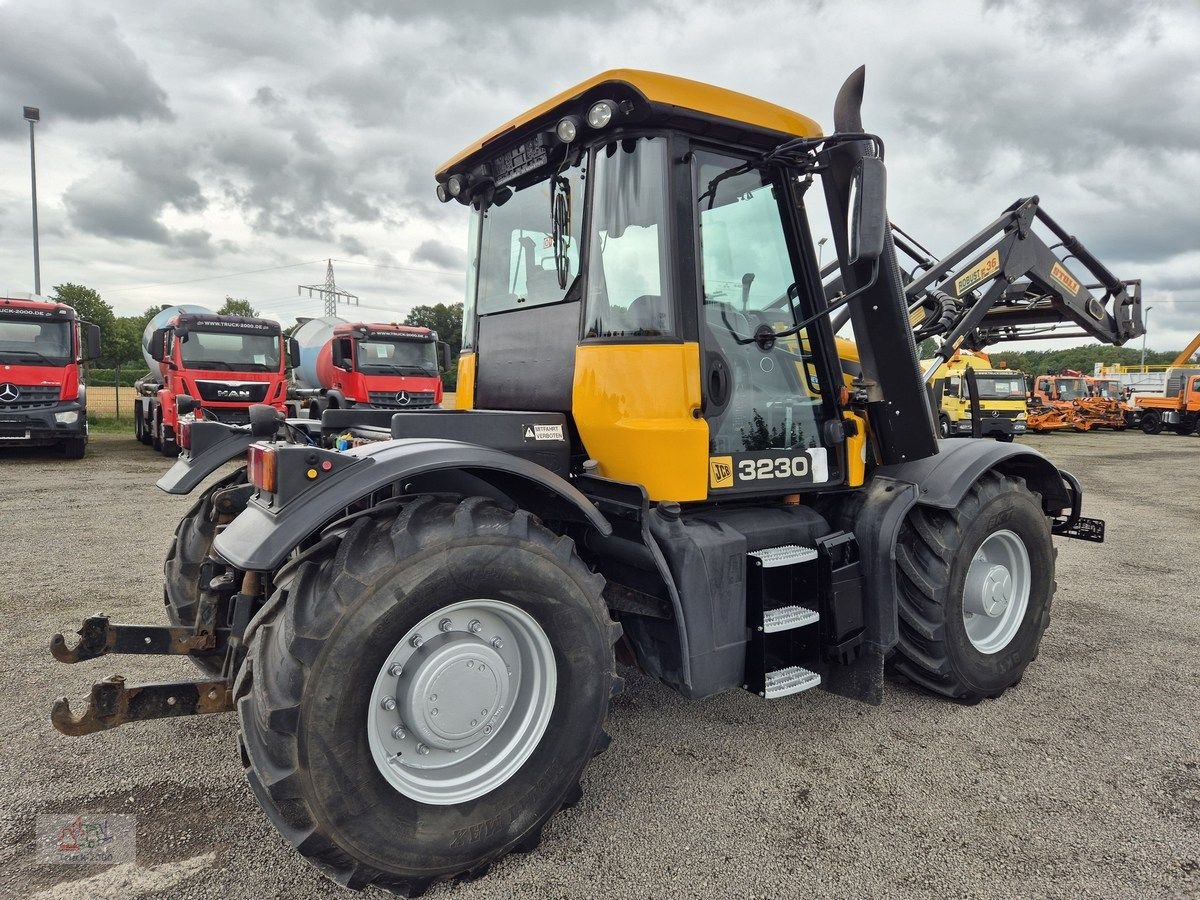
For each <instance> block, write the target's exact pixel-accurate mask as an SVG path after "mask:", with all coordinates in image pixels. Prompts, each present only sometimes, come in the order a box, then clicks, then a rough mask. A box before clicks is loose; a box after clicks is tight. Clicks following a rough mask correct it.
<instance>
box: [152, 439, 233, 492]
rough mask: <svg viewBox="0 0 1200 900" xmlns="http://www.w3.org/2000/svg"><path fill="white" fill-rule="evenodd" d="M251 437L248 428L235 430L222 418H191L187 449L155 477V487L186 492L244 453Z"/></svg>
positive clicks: (168, 490)
mask: <svg viewBox="0 0 1200 900" xmlns="http://www.w3.org/2000/svg"><path fill="white" fill-rule="evenodd" d="M253 441H254V437H253V435H251V434H250V432H249V430H242V429H240V428H238V429H236V430H235V428H234V427H231V426H229V425H226V424H224V423H222V422H208V421H197V422H193V423H192V427H191V447H190V449H188V450H186V451H184V452H183V453H182V454H181V455H180V456H179V458H178V459H176V460H175V464H174V465H173V466H171V468H169V469H168V470H167V472H166V474H165V475H163V477H162V478H160V479H158V487H159V489H160V490H163V491H166V492H167V493H168V494H190V493H191V492H192V491H193V490H194V489H195V488H196V485H198V484H200V482H202V481H203V480H204V479H205V478H207V477H208V476H209V475H211V474H212V473H213V472H215V471H217V469H219V468H221V466H223V465H225V463H227V462H229V461H230V460H231V459H237V458H238V457H245V455H246V448H247V447H249V446H250V444H251V442H253Z"/></svg>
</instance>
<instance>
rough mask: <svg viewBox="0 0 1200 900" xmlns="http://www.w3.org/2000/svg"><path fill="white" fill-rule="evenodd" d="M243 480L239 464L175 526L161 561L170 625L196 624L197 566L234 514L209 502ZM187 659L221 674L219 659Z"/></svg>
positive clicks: (201, 588) (202, 591)
mask: <svg viewBox="0 0 1200 900" xmlns="http://www.w3.org/2000/svg"><path fill="white" fill-rule="evenodd" d="M245 483H246V469H245V467H244V466H243V467H242V468H240V469H238V470H237V471H236V472H234V473H232V474H231V475H228V476H226V477H225V478H222V479H221V480H220V481H218V482H217V483H216V484H214V485H212V487H210V488H209V489H208V490H206V491H205V492H204V493H203V494H201V495H200V498H199V499H198V500H197V501H196V502H195V504H194V505H193V506H192V508H191V509H190V510H188V512H187V515H185V516H184V517H183V518H182V519H180V521H179V525H178V526H177V527H176V528H175V536H174V537H173V538H172V539H171V547H170V549H169V550H167V559H166V562H164V563H163V603H164V604H165V605H166V607H167V618H168V619H170V621H171V624H172V625H186V626H188V627H191V626H193V625H195V624H196V610H197V608H198V607H199V605H200V601H201V599H203V598H204V596H205V595H206V594H207V593H208V590H207V585H203V584H201V583H200V567H201V565H203V564H204V561H205V560H206V559H208V556H209V553H210V552H211V550H212V545H213V541H214V540H216V537H217V527H218V526H219V525H221V524H223V523H225V522H228V521H231V520H232V518H233V515H234V513H232V512H231V513H225V514H222V515H218V514H217V511H216V509H215V508H214V505H213V500H214V498H215V495H216V494H217V492H218V491H222V490H224V489H225V488H229V487H234V486H236V485H240V484H245ZM189 658H190V659H191V660H192V662H194V663H195V664H196V665H197V666H198V667H199V668H200V669H201V671H203V672H205V673H207V674H209V675H214V676H215V675H220V674H221V664H222V660H221V658H219V657H211V656H208V657H205V656H191V657H189Z"/></svg>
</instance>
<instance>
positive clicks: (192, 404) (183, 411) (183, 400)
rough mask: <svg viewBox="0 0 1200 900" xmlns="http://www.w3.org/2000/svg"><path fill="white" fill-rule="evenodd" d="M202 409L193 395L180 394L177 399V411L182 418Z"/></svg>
mask: <svg viewBox="0 0 1200 900" xmlns="http://www.w3.org/2000/svg"><path fill="white" fill-rule="evenodd" d="M199 407H200V401H198V400H197V399H196V398H195V397H193V396H192V395H191V394H180V395H179V396H178V397H176V398H175V411H176V412H178V413H179V415H181V416H186V415H187V414H188V413H190V412H195V411H196V410H197V409H199Z"/></svg>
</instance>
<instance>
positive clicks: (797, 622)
mask: <svg viewBox="0 0 1200 900" xmlns="http://www.w3.org/2000/svg"><path fill="white" fill-rule="evenodd" d="M820 619H821V616H820V614H819V613H818V612H817V611H816V610H812V609H808V608H807V607H805V606H781V607H779V608H778V609H767V610H763V623H762V628H761V629H760V630H762V631H764V632H766V633H767V634H774V633H775V632H777V631H787V630H789V629H791V628H803V627H804V626H805V625H812V624H815V623H816V622H818V621H820Z"/></svg>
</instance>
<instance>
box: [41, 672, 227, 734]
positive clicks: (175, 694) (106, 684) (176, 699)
mask: <svg viewBox="0 0 1200 900" xmlns="http://www.w3.org/2000/svg"><path fill="white" fill-rule="evenodd" d="M232 709H233V689H232V688H231V687H230V686H229V685H228V684H227V683H226V682H225V681H180V682H171V683H163V684H139V685H133V686H131V687H126V686H125V679H124V678H123V677H121V676H120V675H111V676H109V677H108V678H105V679H104V680H103V681H97V682H96V683H95V684H93V685H92V692H91V694H90V696H89V697H88V703H87V708H86V709H85V710H84V711H83V714H82V715H79V716H77V715H75V714H74V713H73V712H71V702H70V701H69V700H68V699H67V698H66V697H62V698H61V699H59V700H57V701H55V703H54V708H53V709H52V710H51V711H50V721H51V723H53V725H54V727H55V728H57V729H58V730H59V731H61V732H62V733H63V734H65V735H69V736H71V737H78V736H79V735H84V734H93V733H95V732H97V731H107V730H108V729H110V728H116V727H117V726H118V725H124V724H125V723H127V722H140V721H144V720H147V719H167V718H172V717H175V716H194V715H199V714H201V713H219V712H229V711H230V710H232Z"/></svg>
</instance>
